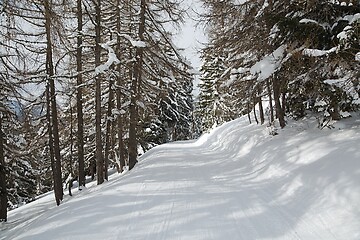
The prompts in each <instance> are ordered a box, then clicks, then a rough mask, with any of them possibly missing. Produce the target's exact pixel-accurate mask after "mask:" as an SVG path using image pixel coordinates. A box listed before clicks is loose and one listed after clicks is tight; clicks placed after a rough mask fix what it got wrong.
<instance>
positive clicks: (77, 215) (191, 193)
mask: <svg viewBox="0 0 360 240" xmlns="http://www.w3.org/2000/svg"><path fill="white" fill-rule="evenodd" d="M355 123H356V124H353V125H351V126H350V127H349V128H348V129H346V130H323V131H320V130H318V129H316V128H314V129H310V131H309V130H308V131H303V130H302V126H298V125H294V126H293V129H291V125H290V126H289V127H288V128H289V129H287V130H286V131H282V130H280V135H278V136H269V135H268V133H267V132H266V130H265V128H264V127H261V126H256V125H249V124H248V123H247V121H246V120H245V119H244V118H242V119H240V120H236V121H233V122H230V123H227V124H224V125H223V126H222V127H220V128H217V129H215V130H214V131H212V133H210V134H208V135H206V136H203V137H202V138H201V139H199V140H198V141H188V142H177V143H172V144H166V145H162V146H158V147H156V148H154V149H152V150H150V151H149V152H147V153H145V154H144V155H143V156H142V157H141V160H140V162H139V163H138V164H137V165H136V167H135V168H134V169H133V170H132V171H131V172H128V173H126V174H124V175H122V176H117V175H116V174H114V175H113V176H111V179H110V181H109V182H106V183H104V184H103V185H99V186H96V185H94V183H92V184H89V185H88V186H87V188H86V189H84V190H83V191H81V192H75V194H74V196H73V197H69V196H66V198H65V200H64V202H63V203H62V204H61V205H60V206H59V207H55V206H54V201H53V196H52V195H49V196H45V197H43V198H41V199H40V200H38V201H36V202H33V203H31V204H28V205H26V206H23V207H20V208H18V209H15V210H13V211H11V212H10V213H9V222H8V223H3V224H1V225H0V229H1V232H0V239H4V240H5V239H39V240H41V239H44V240H45V239H102V240H113V239H118V240H120V239H124V240H126V239H128V240H130V239H131V240H137V239H138V240H140V239H141V240H150V239H157V240H165V239H174V240H197V239H199V240H200V239H204V240H205V239H237V240H251V239H281V240H292V239H293V240H311V239H316V240H342V239H344V240H345V239H346V240H355V239H360V210H359V209H360V187H359V185H358V183H359V182H360V170H359V169H360V162H359V159H360V153H359V151H358V149H359V147H360V133H359V132H360V131H359V130H360V127H359V123H358V122H356V121H355Z"/></svg>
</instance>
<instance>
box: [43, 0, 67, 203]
mask: <svg viewBox="0 0 360 240" xmlns="http://www.w3.org/2000/svg"><path fill="white" fill-rule="evenodd" d="M44 7H45V29H46V42H47V46H46V73H47V75H48V81H49V90H50V103H51V104H50V105H51V106H50V107H51V121H52V134H53V144H54V157H55V158H54V160H55V164H54V182H56V183H57V186H55V187H54V192H55V200H56V204H57V205H60V202H61V201H62V199H63V195H64V193H63V189H62V179H61V155H60V140H59V127H58V126H59V124H58V116H57V105H56V91H55V80H54V75H55V74H54V64H53V59H52V58H53V54H52V41H51V10H50V5H49V1H48V0H44Z"/></svg>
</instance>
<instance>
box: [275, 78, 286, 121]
mask: <svg viewBox="0 0 360 240" xmlns="http://www.w3.org/2000/svg"><path fill="white" fill-rule="evenodd" d="M280 90H281V84H280V80H279V79H274V80H273V91H274V101H275V109H276V116H277V118H278V120H279V124H280V127H281V128H284V127H285V125H286V124H285V113H284V111H283V108H282V106H281V102H280V97H281V96H280V95H281V92H280Z"/></svg>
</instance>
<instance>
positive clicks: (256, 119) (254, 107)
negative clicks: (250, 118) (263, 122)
mask: <svg viewBox="0 0 360 240" xmlns="http://www.w3.org/2000/svg"><path fill="white" fill-rule="evenodd" d="M256 99H257V97H254V102H253V103H254V106H253V111H254V118H255V122H256V124H259V120H258V117H257V115H256Z"/></svg>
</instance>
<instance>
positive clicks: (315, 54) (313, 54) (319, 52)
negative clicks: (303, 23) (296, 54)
mask: <svg viewBox="0 0 360 240" xmlns="http://www.w3.org/2000/svg"><path fill="white" fill-rule="evenodd" d="M337 50H338V47H333V48H331V49H329V50H319V49H309V48H306V49H304V50H303V54H304V55H306V56H309V57H321V56H324V55H328V54H330V53H333V52H336V51H337Z"/></svg>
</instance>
